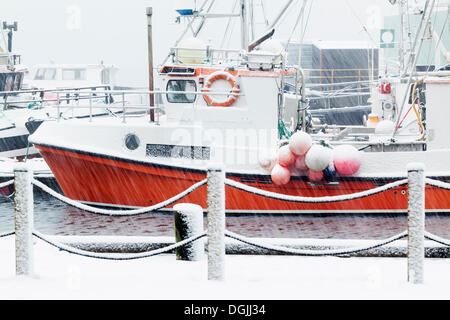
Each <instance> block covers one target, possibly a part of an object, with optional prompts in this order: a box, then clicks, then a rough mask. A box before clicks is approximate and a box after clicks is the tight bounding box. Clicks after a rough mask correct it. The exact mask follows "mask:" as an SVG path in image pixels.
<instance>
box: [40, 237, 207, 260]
mask: <svg viewBox="0 0 450 320" xmlns="http://www.w3.org/2000/svg"><path fill="white" fill-rule="evenodd" d="M33 235H34V236H35V237H37V238H39V239H41V240H43V241H45V242H47V243H48V244H50V245H52V246H54V247H56V248H58V249H60V250H62V251H66V252H69V253H72V254H76V255H80V256H83V257H88V258H96V259H105V260H134V259H142V258H148V257H152V256H156V255H158V254H162V253H167V252H170V251H172V250H175V249H177V248H179V247H182V246H185V245H187V244H189V243H191V242H194V241H196V240H199V239H201V238H203V237H205V236H206V232H204V233H201V234H198V235H195V236H192V237H190V238H188V239H185V240H183V241H180V242H177V243H175V244H171V245H168V246H166V247H164V248H159V249H155V250H151V251H146V252H139V253H135V254H131V253H95V252H91V251H87V250H80V249H77V248H74V247H72V246H68V245H66V244H63V243H60V242H56V241H52V240H51V239H50V238H49V237H48V236H46V235H44V234H42V233H40V232H38V231H36V230H35V231H34V232H33Z"/></svg>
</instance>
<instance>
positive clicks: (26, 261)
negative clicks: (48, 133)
mask: <svg viewBox="0 0 450 320" xmlns="http://www.w3.org/2000/svg"><path fill="white" fill-rule="evenodd" d="M32 178H33V172H32V170H31V169H30V168H29V167H28V166H27V165H26V164H20V165H17V166H16V167H15V168H14V187H15V194H14V228H15V237H16V239H15V240H16V241H15V247H16V275H31V274H32V273H33V239H32V237H33V235H32V232H33V206H34V203H33V202H34V199H33V185H32Z"/></svg>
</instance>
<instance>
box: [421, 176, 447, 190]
mask: <svg viewBox="0 0 450 320" xmlns="http://www.w3.org/2000/svg"><path fill="white" fill-rule="evenodd" d="M425 183H426V184H429V185H430V186H433V187H437V188H441V189H447V190H450V183H447V182H443V181H439V180H434V179H430V178H425Z"/></svg>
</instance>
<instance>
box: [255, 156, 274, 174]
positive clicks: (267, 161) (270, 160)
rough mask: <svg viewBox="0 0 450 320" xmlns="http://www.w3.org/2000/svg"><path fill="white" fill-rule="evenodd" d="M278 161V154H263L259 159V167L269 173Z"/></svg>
mask: <svg viewBox="0 0 450 320" xmlns="http://www.w3.org/2000/svg"><path fill="white" fill-rule="evenodd" d="M277 160H278V154H277V153H276V152H265V153H264V154H263V155H261V156H260V157H259V160H258V162H259V165H260V167H261V168H263V169H264V170H266V171H268V172H271V171H272V169H273V167H274V166H275V164H276V163H277Z"/></svg>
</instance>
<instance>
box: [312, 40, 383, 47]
mask: <svg viewBox="0 0 450 320" xmlns="http://www.w3.org/2000/svg"><path fill="white" fill-rule="evenodd" d="M312 44H313V45H315V46H316V47H318V48H319V49H367V48H371V49H372V48H373V49H376V48H377V47H376V46H375V45H373V44H371V43H370V42H367V41H327V40H316V41H312Z"/></svg>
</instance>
